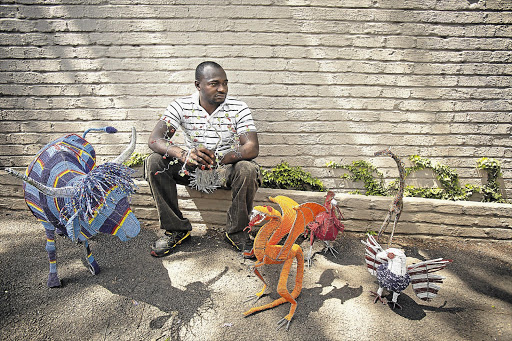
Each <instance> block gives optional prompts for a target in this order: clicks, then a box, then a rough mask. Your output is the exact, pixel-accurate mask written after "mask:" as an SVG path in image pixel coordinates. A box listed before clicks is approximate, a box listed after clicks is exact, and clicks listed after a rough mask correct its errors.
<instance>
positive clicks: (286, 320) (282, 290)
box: [277, 245, 304, 330]
mask: <svg viewBox="0 0 512 341" xmlns="http://www.w3.org/2000/svg"><path fill="white" fill-rule="evenodd" d="M292 255H294V256H295V258H296V259H297V275H296V277H295V287H294V288H293V290H292V292H291V293H289V292H288V290H287V288H286V283H287V282H288V275H289V274H290V270H291V267H292V264H293V258H288V259H287V260H286V261H285V262H284V266H283V270H282V271H281V276H280V277H279V284H278V285H277V292H278V293H279V295H281V297H283V298H284V299H286V300H287V301H288V302H290V304H291V307H290V312H289V313H288V315H286V316H285V317H283V318H282V319H281V320H280V321H279V322H278V323H277V329H280V328H281V327H283V326H285V325H286V330H288V329H289V328H290V322H291V321H292V318H293V315H294V314H295V309H297V301H295V299H296V298H297V296H299V294H300V292H301V290H302V280H303V277H304V255H303V254H302V249H301V248H300V246H298V245H293V248H292Z"/></svg>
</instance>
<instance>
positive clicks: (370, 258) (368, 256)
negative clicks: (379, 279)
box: [361, 236, 386, 276]
mask: <svg viewBox="0 0 512 341" xmlns="http://www.w3.org/2000/svg"><path fill="white" fill-rule="evenodd" d="M361 243H363V244H364V245H366V251H365V255H364V259H365V261H366V267H367V268H368V271H369V272H370V273H371V274H372V275H374V276H376V275H377V268H378V267H379V265H381V264H383V263H386V262H385V261H383V260H382V259H378V258H377V257H376V256H377V253H379V252H381V251H384V249H383V248H382V247H381V246H380V245H379V243H378V242H377V241H376V240H375V238H374V237H373V236H368V238H367V239H366V241H363V240H361Z"/></svg>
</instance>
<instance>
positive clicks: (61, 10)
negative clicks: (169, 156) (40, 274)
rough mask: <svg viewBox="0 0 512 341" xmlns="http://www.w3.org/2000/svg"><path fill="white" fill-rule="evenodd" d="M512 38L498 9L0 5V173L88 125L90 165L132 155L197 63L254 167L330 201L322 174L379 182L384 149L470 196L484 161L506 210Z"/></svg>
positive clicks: (259, 1) (113, 1)
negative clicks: (343, 173)
mask: <svg viewBox="0 0 512 341" xmlns="http://www.w3.org/2000/svg"><path fill="white" fill-rule="evenodd" d="M511 24H512V2H510V1H500V0H446V1H436V0H357V1H356V0H347V1H337V0H336V1H335V0H292V1H288V0H287V1H285V0H231V1H215V0H209V1H203V0H201V1H199V0H186V1H185V0H174V1H164V0H161V1H153V0H108V1H104V0H82V1H77V0H54V1H46V0H16V1H15V0H5V1H2V3H1V4H0V94H1V97H0V110H1V111H0V117H1V122H0V132H1V134H0V146H1V148H0V150H1V151H0V167H6V166H14V167H26V166H27V164H28V162H29V161H30V160H31V158H32V156H33V154H34V153H35V152H36V151H37V150H38V149H39V148H41V147H42V146H43V145H44V144H46V143H47V142H49V141H50V140H52V139H54V138H57V137H59V136H61V135H63V134H66V133H70V132H82V131H83V130H85V129H87V128H89V127H96V126H103V125H113V126H115V127H116V128H118V129H119V130H120V133H119V134H118V136H104V135H101V136H100V135H90V140H91V143H93V144H94V145H95V147H96V150H97V152H98V154H99V158H100V159H101V160H104V159H107V158H109V157H111V156H112V155H114V154H115V153H117V152H118V151H120V150H121V149H122V144H123V143H125V142H126V141H127V140H128V136H129V133H128V132H129V128H130V127H131V126H135V127H136V128H137V131H138V134H139V135H138V137H139V140H138V145H137V151H139V152H147V151H148V147H147V145H146V141H147V137H148V134H149V131H150V130H151V129H152V127H153V126H154V124H155V122H156V119H157V118H158V116H159V115H160V114H161V113H162V112H163V110H164V108H165V107H166V106H167V104H168V103H169V102H170V101H171V100H172V99H174V98H175V97H177V96H181V95H186V94H189V93H191V92H192V91H194V87H193V82H192V81H193V72H194V68H195V66H196V65H197V64H198V63H199V62H201V61H203V60H206V59H211V60H215V61H217V62H219V63H220V64H221V65H223V66H224V68H225V69H226V71H227V73H228V77H229V79H230V83H231V87H230V93H231V94H232V95H234V96H236V97H238V98H239V99H242V100H244V101H246V102H247V103H248V104H249V105H250V107H251V108H252V109H253V114H254V118H255V119H256V123H257V126H258V128H259V135H260V142H261V153H260V156H259V158H258V161H259V163H260V164H261V165H262V166H264V167H266V168H270V167H273V166H275V165H276V164H277V163H279V162H280V161H283V160H285V161H288V162H289V163H290V164H291V165H294V166H302V167H304V168H305V169H306V170H308V171H310V172H311V173H312V174H313V175H314V176H316V177H320V178H321V179H322V180H323V181H324V182H325V184H326V185H327V186H328V187H331V188H333V189H335V190H336V191H338V192H340V193H344V192H348V191H350V190H353V189H355V188H360V184H353V183H347V182H346V181H343V180H341V179H340V178H339V175H340V172H339V171H337V170H330V169H327V168H326V167H325V164H326V162H327V161H335V162H338V163H350V162H351V161H354V160H358V159H364V160H367V161H370V162H372V163H374V164H375V165H377V166H378V167H379V168H380V169H381V170H382V171H383V172H384V174H385V176H386V178H387V181H389V180H390V179H391V178H394V177H396V176H397V171H396V168H395V165H394V163H393V162H392V160H388V159H383V158H374V157H373V153H374V152H375V151H377V150H380V149H382V148H384V147H388V146H391V147H392V149H393V150H394V151H395V152H396V153H397V154H399V155H401V156H403V157H404V158H407V157H408V156H409V155H412V154H419V155H421V156H423V157H428V158H431V159H432V160H434V161H437V162H441V163H443V164H446V165H448V166H451V167H452V168H455V169H456V170H457V172H458V173H459V174H460V176H461V182H462V183H463V184H464V183H472V184H482V182H483V181H484V180H483V177H482V173H481V172H479V171H477V170H476V169H475V166H476V161H477V159H478V158H480V157H492V158H495V159H497V160H499V161H500V162H501V163H502V167H503V181H502V184H503V187H504V192H505V195H506V196H507V197H511V196H512V152H511V151H510V146H511V145H512V142H511V139H510V134H511V133H512V126H511V118H512V110H511V109H512V102H511V100H510V98H511V95H512V90H511V88H512V87H511V85H512V84H511V83H512V78H511V75H512V66H511V65H512V63H511V62H512V25H511ZM2 181H4V182H9V180H6V179H4V180H2ZM12 190H14V189H12ZM9 195H10V192H8V191H5V190H4V191H3V192H2V193H0V198H2V199H1V200H2V201H6V196H9ZM10 204H11V203H10V202H7V203H6V205H10ZM418 219H419V218H418ZM422 223H423V222H422V221H418V222H417V226H418V228H420V227H421V224H422ZM468 228H471V227H468Z"/></svg>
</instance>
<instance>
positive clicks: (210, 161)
mask: <svg viewBox="0 0 512 341" xmlns="http://www.w3.org/2000/svg"><path fill="white" fill-rule="evenodd" d="M185 157H186V154H185V155H184V158H185ZM180 160H181V161H183V162H185V161H186V163H187V167H190V168H196V167H200V168H201V169H210V168H211V167H212V166H213V165H214V164H215V153H214V152H213V151H211V150H209V149H207V148H204V147H202V148H194V149H192V151H191V152H190V155H189V156H188V158H187V159H186V160H183V159H181V158H180Z"/></svg>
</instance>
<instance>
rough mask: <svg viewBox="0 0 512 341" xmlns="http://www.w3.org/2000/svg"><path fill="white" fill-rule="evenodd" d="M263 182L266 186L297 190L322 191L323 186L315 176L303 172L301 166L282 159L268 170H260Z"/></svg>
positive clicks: (263, 185) (323, 189)
mask: <svg viewBox="0 0 512 341" xmlns="http://www.w3.org/2000/svg"><path fill="white" fill-rule="evenodd" d="M262 175H263V184H262V187H266V188H282V189H295V190H299V191H317V192H324V191H325V190H326V189H325V186H324V184H323V183H322V181H320V180H319V179H317V178H314V177H312V176H311V174H310V173H308V172H305V171H304V170H303V169H302V168H301V167H292V166H290V165H289V164H288V163H287V162H285V161H282V162H281V163H280V164H278V165H277V166H276V167H274V168H272V169H270V170H262Z"/></svg>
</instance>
